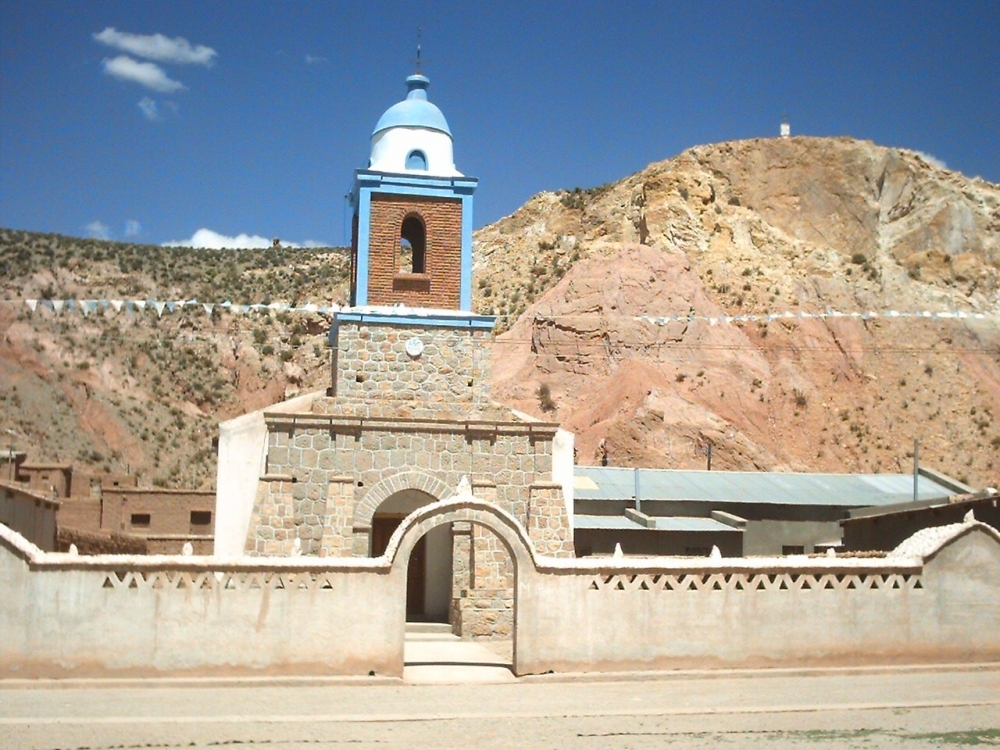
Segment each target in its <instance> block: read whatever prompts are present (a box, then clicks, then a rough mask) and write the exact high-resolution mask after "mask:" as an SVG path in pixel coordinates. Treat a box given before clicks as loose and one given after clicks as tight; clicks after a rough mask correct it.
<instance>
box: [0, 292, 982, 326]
mask: <svg viewBox="0 0 1000 750" xmlns="http://www.w3.org/2000/svg"><path fill="white" fill-rule="evenodd" d="M4 301H5V302H8V303H11V302H13V303H14V304H19V302H20V301H17V300H4ZM23 303H24V304H25V305H26V306H27V307H28V309H29V310H30V311H31V312H32V314H34V313H36V312H37V311H38V310H40V309H45V310H48V311H50V312H53V313H55V314H56V315H60V314H62V313H64V312H65V313H76V312H78V313H80V314H82V315H84V316H88V315H92V314H95V313H97V312H104V311H106V310H109V309H110V310H114V311H115V312H116V313H120V312H122V311H124V312H126V313H128V314H134V313H137V312H146V311H152V312H155V313H156V315H157V317H163V314H164V313H174V312H176V311H177V310H183V309H184V308H199V307H200V308H201V309H202V310H204V312H205V314H206V315H211V314H212V312H213V311H215V310H217V309H218V310H222V311H224V312H230V313H237V314H241V315H245V314H247V313H250V312H289V313H317V314H320V315H331V314H333V313H336V312H341V311H348V310H350V309H351V308H350V306H348V305H338V304H336V303H334V304H330V305H317V304H314V303H312V302H307V303H306V304H304V305H292V304H289V303H287V302H270V303H267V304H265V303H255V304H236V303H233V302H228V301H226V302H200V301H198V300H196V299H189V300H153V299H25V300H23ZM997 317H1000V316H998V315H996V314H995V313H983V312H968V311H965V310H939V311H931V310H917V311H912V312H906V311H900V310H883V311H881V312H879V311H875V310H870V311H867V312H841V311H838V310H831V309H829V308H828V309H826V310H824V311H821V312H804V311H800V312H791V311H784V312H771V313H764V314H747V315H716V316H709V315H696V314H693V313H691V314H687V315H683V314H677V315H661V316H652V315H639V316H634V317H633V319H634V320H638V321H642V322H646V323H651V324H653V325H658V326H663V325H666V324H668V323H693V322H695V321H704V322H706V323H708V324H709V325H713V326H714V325H719V324H720V323H730V324H731V323H769V322H771V321H775V320H828V319H838V318H840V319H856V320H873V319H877V318H886V319H890V320H892V319H936V320H947V319H959V320H963V319H971V320H987V319H993V318H997Z"/></svg>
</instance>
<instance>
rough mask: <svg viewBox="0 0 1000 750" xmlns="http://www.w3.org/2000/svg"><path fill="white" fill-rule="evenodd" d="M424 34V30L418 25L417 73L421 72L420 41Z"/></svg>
mask: <svg viewBox="0 0 1000 750" xmlns="http://www.w3.org/2000/svg"><path fill="white" fill-rule="evenodd" d="M423 35H424V30H423V29H421V28H420V27H419V26H418V27H417V73H420V62H421V61H420V41H421V38H422V37H423Z"/></svg>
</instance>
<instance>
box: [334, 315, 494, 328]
mask: <svg viewBox="0 0 1000 750" xmlns="http://www.w3.org/2000/svg"><path fill="white" fill-rule="evenodd" d="M333 317H334V320H335V321H337V322H338V323H369V324H374V325H395V326H426V327H433V328H475V329H480V330H492V329H493V326H494V325H495V324H496V322H497V319H496V316H494V315H475V314H473V313H464V314H456V315H441V314H434V311H428V314H420V313H416V312H406V311H400V312H398V313H394V312H393V313H387V312H362V311H342V312H337V313H334V315H333Z"/></svg>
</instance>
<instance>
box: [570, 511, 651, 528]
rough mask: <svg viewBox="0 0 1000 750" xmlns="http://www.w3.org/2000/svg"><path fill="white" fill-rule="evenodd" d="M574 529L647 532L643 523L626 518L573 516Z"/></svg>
mask: <svg viewBox="0 0 1000 750" xmlns="http://www.w3.org/2000/svg"><path fill="white" fill-rule="evenodd" d="M573 528H574V529H628V530H630V531H646V527H645V526H643V525H642V524H641V523H636V522H635V521H633V520H632V519H630V518H626V517H625V516H581V515H577V514H574V515H573Z"/></svg>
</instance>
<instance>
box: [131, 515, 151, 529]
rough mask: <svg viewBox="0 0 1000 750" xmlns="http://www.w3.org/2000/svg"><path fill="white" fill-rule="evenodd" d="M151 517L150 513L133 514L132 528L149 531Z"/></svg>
mask: <svg viewBox="0 0 1000 750" xmlns="http://www.w3.org/2000/svg"><path fill="white" fill-rule="evenodd" d="M149 521H150V515H149V513H133V514H132V528H133V529H148V528H149Z"/></svg>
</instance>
